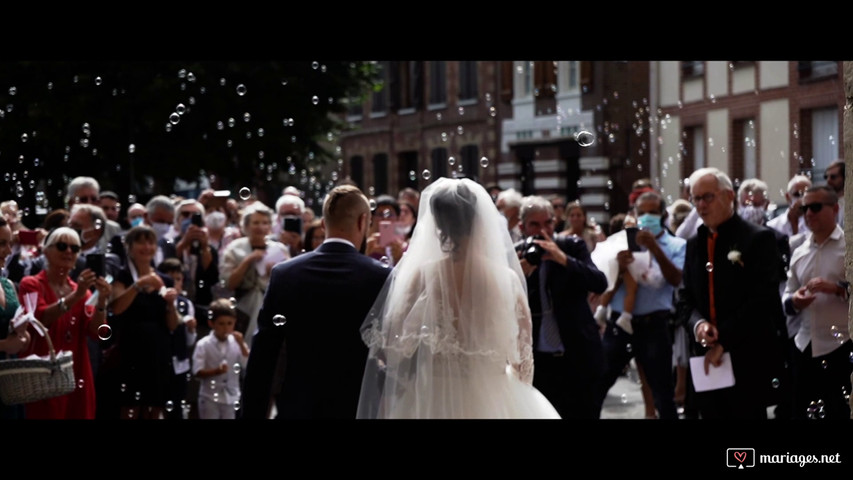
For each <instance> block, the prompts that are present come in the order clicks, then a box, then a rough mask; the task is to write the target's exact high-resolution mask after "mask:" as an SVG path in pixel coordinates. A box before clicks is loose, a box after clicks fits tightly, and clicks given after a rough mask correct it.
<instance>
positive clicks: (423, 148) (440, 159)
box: [339, 61, 501, 195]
mask: <svg viewBox="0 0 853 480" xmlns="http://www.w3.org/2000/svg"><path fill="white" fill-rule="evenodd" d="M379 63H380V67H381V72H382V77H383V78H382V81H383V84H384V86H383V88H382V89H381V90H379V91H377V92H374V93H373V94H372V95H371V97H370V98H369V99H367V101H365V102H363V103H359V104H355V105H353V107H352V108H351V110H350V112H349V114H348V115H347V122H349V123H350V126H351V127H352V129H351V130H349V131H347V132H345V133H343V134H341V136H340V140H339V142H340V143H339V145H340V147H341V155H342V158H343V165H342V169H341V173H342V175H343V176H344V177H348V178H349V179H350V180H352V181H353V182H355V183H356V185H358V186H359V188H361V189H362V190H364V191H365V192H367V193H369V194H370V195H380V194H391V195H396V194H397V192H398V191H399V190H401V189H403V188H405V187H413V188H415V189H417V190H423V188H425V187H426V186H427V185H428V184H429V183H430V182H431V181H433V180H435V179H436V178H439V177H463V176H464V177H467V178H471V179H474V180H476V181H478V182H480V183H482V184H489V183H494V182H496V181H497V178H496V174H495V167H494V165H495V163H496V157H497V156H498V152H499V145H500V134H501V132H500V128H499V125H500V124H499V121H498V118H499V117H498V111H497V110H498V108H499V105H498V102H497V101H496V96H497V92H498V91H499V88H500V87H499V85H498V62H479V61H411V62H405V61H386V62H379Z"/></svg>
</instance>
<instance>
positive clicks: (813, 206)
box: [800, 202, 832, 213]
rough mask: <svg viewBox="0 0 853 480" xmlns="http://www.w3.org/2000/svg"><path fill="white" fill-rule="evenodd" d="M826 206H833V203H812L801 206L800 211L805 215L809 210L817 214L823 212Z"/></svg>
mask: <svg viewBox="0 0 853 480" xmlns="http://www.w3.org/2000/svg"><path fill="white" fill-rule="evenodd" d="M824 205H827V206H831V205H832V204H831V203H820V202H815V203H810V204H808V205H800V211H802V212H803V213H806V211H807V210H811V211H812V213H817V212H819V211H821V210H823V206H824Z"/></svg>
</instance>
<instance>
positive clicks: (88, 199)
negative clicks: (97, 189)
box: [75, 197, 100, 204]
mask: <svg viewBox="0 0 853 480" xmlns="http://www.w3.org/2000/svg"><path fill="white" fill-rule="evenodd" d="M75 200H76V201H77V203H93V204H98V203H100V199H99V198H98V197H76V199H75Z"/></svg>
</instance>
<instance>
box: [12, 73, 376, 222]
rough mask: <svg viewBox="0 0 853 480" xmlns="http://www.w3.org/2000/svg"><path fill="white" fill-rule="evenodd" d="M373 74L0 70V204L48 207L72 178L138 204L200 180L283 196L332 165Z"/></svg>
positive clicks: (372, 82)
mask: <svg viewBox="0 0 853 480" xmlns="http://www.w3.org/2000/svg"><path fill="white" fill-rule="evenodd" d="M375 73H376V72H375V65H374V64H373V63H372V62H319V61H318V62H278V61H257V62H205V61H188V62H179V61H163V62H155V61H128V62H115V61H110V62H73V61H57V62H46V61H39V62H5V63H0V165H3V168H4V170H5V171H4V172H3V173H2V177H0V182H2V183H0V185H2V195H0V196H2V198H3V199H7V198H15V199H17V200H18V201H19V203H23V204H24V205H33V206H35V205H36V199H37V198H38V199H39V202H41V203H42V204H43V205H40V206H42V207H44V208H57V207H60V206H63V204H62V197H63V196H64V187H65V185H66V184H67V182H68V180H69V179H71V178H73V177H75V176H77V175H88V176H92V177H95V178H96V179H98V181H99V182H101V184H102V187H101V188H102V189H104V190H106V189H109V190H115V191H117V192H119V193H120V194H124V195H134V196H136V197H140V198H142V197H148V196H150V195H153V194H158V193H165V194H169V193H171V192H172V190H173V184H174V180H175V179H176V178H182V179H186V180H188V181H195V180H197V179H198V177H199V176H200V175H201V176H203V177H205V178H206V179H208V180H211V181H212V184H213V186H215V187H218V188H225V189H232V190H234V191H235V192H236V191H237V190H239V189H240V188H242V187H248V188H250V189H253V190H256V191H259V190H262V189H264V188H267V187H269V188H273V187H276V188H278V191H279V192H280V189H281V185H275V184H276V183H279V184H281V183H293V184H295V183H297V182H298V181H299V179H300V176H301V173H302V171H303V170H308V169H319V167H320V166H322V165H324V164H325V163H327V162H329V161H330V160H333V159H334V158H335V152H334V151H329V148H328V145H331V144H333V140H334V139H335V138H336V136H337V134H338V133H340V130H341V129H342V128H344V127H343V125H344V124H343V123H342V122H340V121H339V119H340V118H342V114H343V113H345V111H346V105H347V101H348V100H350V99H357V100H358V99H363V98H364V97H365V95H367V94H368V93H369V92H370V91H371V89H372V88H378V86H377V85H376V84H375V80H374V79H375V78H376V75H375ZM330 140H332V142H330ZM321 180H323V179H317V181H321ZM42 199H43V200H42Z"/></svg>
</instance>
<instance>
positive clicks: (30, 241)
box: [18, 230, 38, 245]
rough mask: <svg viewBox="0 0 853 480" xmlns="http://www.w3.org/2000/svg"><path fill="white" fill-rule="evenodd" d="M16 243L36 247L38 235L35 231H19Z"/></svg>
mask: <svg viewBox="0 0 853 480" xmlns="http://www.w3.org/2000/svg"><path fill="white" fill-rule="evenodd" d="M18 241H20V242H21V245H38V233H37V232H36V231H35V230H19V231H18Z"/></svg>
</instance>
